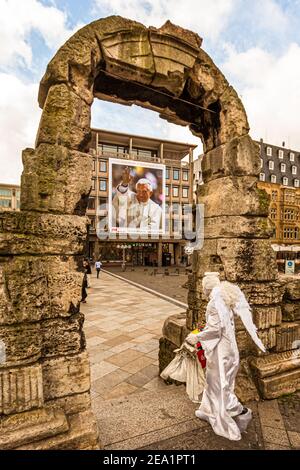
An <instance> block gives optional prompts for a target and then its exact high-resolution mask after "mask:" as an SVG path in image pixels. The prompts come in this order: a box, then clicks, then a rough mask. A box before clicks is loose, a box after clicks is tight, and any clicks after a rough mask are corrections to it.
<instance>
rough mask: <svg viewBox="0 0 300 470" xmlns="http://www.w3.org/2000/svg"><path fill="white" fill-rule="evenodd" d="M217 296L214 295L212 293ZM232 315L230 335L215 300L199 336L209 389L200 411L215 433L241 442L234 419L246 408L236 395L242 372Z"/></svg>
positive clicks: (212, 300)
mask: <svg viewBox="0 0 300 470" xmlns="http://www.w3.org/2000/svg"><path fill="white" fill-rule="evenodd" d="M213 292H215V291H213ZM227 312H228V313H229V318H230V323H231V325H230V326H231V328H232V329H231V331H232V332H233V334H231V335H228V332H227V330H226V329H225V328H224V327H223V326H222V322H221V319H220V315H219V313H218V310H217V308H216V302H215V300H214V298H213V297H212V294H211V297H210V301H209V303H208V306H207V310H206V326H205V328H204V330H203V331H202V332H201V333H199V334H197V337H198V338H199V340H200V341H201V344H202V347H203V349H204V351H205V355H206V360H207V365H206V386H205V389H204V392H203V396H202V401H201V404H200V407H199V411H200V412H201V414H202V417H201V418H202V419H205V420H207V421H208V422H209V423H210V425H211V426H212V428H213V430H214V432H215V433H216V434H218V435H219V436H223V437H226V438H227V439H231V440H240V439H241V432H240V429H239V427H238V425H237V423H236V422H235V420H234V419H233V417H234V416H237V415H239V414H240V413H241V412H242V411H243V405H242V404H241V403H240V402H239V400H238V399H237V397H236V395H235V393H234V385H235V378H236V375H237V372H238V369H239V352H238V347H237V344H236V339H235V335H234V319H233V312H232V310H230V309H227Z"/></svg>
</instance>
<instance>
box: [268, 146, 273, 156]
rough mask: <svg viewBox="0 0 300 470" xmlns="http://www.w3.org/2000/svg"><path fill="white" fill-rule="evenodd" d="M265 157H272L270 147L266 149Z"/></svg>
mask: <svg viewBox="0 0 300 470" xmlns="http://www.w3.org/2000/svg"><path fill="white" fill-rule="evenodd" d="M267 155H268V157H272V147H267Z"/></svg>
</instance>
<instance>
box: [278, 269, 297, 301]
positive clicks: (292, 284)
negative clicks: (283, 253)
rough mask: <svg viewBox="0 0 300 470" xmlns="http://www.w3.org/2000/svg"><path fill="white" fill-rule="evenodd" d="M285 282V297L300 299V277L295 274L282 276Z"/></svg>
mask: <svg viewBox="0 0 300 470" xmlns="http://www.w3.org/2000/svg"><path fill="white" fill-rule="evenodd" d="M280 279H281V280H282V282H283V283H284V287H285V293H284V299H287V300H300V279H297V278H295V276H286V275H285V276H282V275H281V276H280Z"/></svg>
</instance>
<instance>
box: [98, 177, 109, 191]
mask: <svg viewBox="0 0 300 470" xmlns="http://www.w3.org/2000/svg"><path fill="white" fill-rule="evenodd" d="M99 189H100V191H106V190H107V181H106V180H100V184H99Z"/></svg>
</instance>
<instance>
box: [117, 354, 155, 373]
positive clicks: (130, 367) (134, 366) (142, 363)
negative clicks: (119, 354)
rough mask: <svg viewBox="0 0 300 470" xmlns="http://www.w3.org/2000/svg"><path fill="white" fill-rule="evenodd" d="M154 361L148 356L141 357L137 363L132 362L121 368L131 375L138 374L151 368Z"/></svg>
mask: <svg viewBox="0 0 300 470" xmlns="http://www.w3.org/2000/svg"><path fill="white" fill-rule="evenodd" d="M151 361H152V359H150V358H149V357H146V356H141V357H139V358H138V359H136V360H135V361H132V362H130V363H128V364H124V365H123V366H122V367H121V368H122V370H125V371H126V372H130V373H131V374H135V373H136V372H138V371H140V370H141V369H143V368H144V367H146V366H149V365H150V364H151V363H152V362H151Z"/></svg>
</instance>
